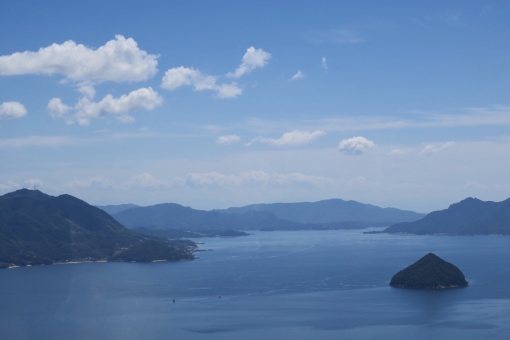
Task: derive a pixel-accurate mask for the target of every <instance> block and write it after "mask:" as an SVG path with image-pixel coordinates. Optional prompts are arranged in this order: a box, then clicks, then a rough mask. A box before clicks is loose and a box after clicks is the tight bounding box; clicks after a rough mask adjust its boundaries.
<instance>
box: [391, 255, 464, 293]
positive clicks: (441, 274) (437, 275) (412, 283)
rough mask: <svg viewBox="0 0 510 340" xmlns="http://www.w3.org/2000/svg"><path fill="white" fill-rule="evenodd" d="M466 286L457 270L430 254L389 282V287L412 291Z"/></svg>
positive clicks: (462, 275)
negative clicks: (410, 289)
mask: <svg viewBox="0 0 510 340" xmlns="http://www.w3.org/2000/svg"><path fill="white" fill-rule="evenodd" d="M467 285H468V282H467V281H466V278H465V277H464V274H462V272H461V271H460V269H459V268H457V267H456V266H454V265H453V264H451V263H449V262H446V261H445V260H443V259H441V258H439V257H438V256H436V255H434V254H432V253H429V254H427V255H425V256H424V257H422V258H421V259H420V260H418V261H417V262H415V263H414V264H412V265H410V266H409V267H407V268H406V269H403V270H401V271H399V272H398V273H397V274H395V275H394V276H393V277H392V278H391V281H390V286H393V287H403V288H413V289H444V288H456V287H465V286H467Z"/></svg>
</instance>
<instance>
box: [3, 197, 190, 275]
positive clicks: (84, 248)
mask: <svg viewBox="0 0 510 340" xmlns="http://www.w3.org/2000/svg"><path fill="white" fill-rule="evenodd" d="M146 240H147V237H144V236H142V235H140V234H137V233H134V232H132V231H131V230H129V229H127V228H125V227H124V226H123V225H121V224H120V223H119V222H117V221H116V220H115V219H113V218H112V217H111V216H110V215H108V214H107V213H106V212H104V211H103V210H101V209H98V208H96V207H93V206H91V205H89V204H87V203H86V202H84V201H82V200H79V199H77V198H76V197H73V196H70V195H61V196H58V197H54V196H49V195H46V194H44V193H42V192H40V191H38V190H28V189H22V190H18V191H15V192H12V193H8V194H6V195H3V196H0V267H7V266H12V265H36V264H51V263H54V262H66V261H83V260H92V261H94V260H120V261H122V255H121V254H122V253H123V252H124V251H126V250H129V249H131V248H132V247H135V250H134V251H131V252H132V253H133V254H135V255H136V254H138V255H143V256H142V257H141V258H143V259H147V258H150V256H148V255H147V254H142V253H143V252H144V251H145V250H146V247H145V246H144V247H142V248H140V244H141V243H144V242H145V241H146ZM154 242H156V243H158V242H159V243H158V250H157V251H154V252H152V254H157V255H158V256H163V255H164V258H155V259H153V260H177V259H191V258H193V253H192V251H193V249H194V244H193V243H192V242H184V241H173V242H165V241H162V240H155V241H154ZM153 244H155V243H151V244H150V245H153ZM133 254H131V256H130V257H129V258H130V261H131V260H133V256H132V255H133ZM162 254H163V255H162ZM134 260H135V261H136V259H134Z"/></svg>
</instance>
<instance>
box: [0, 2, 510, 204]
mask: <svg viewBox="0 0 510 340" xmlns="http://www.w3.org/2000/svg"><path fill="white" fill-rule="evenodd" d="M509 41H510V3H509V2H508V1H488V0H487V1H384V2H383V1H278V2H276V1H256V2H247V1H245V2H241V1H214V2H213V1H144V2H140V1H104V0H103V1H80V2H78V1H51V0H49V1H44V2H42V1H26V0H16V1H12V0H6V1H2V2H0V194H4V193H7V192H11V191H13V190H17V189H20V188H31V189H32V188H37V189H39V190H41V191H43V192H46V193H48V194H52V195H60V194H64V193H67V194H71V195H74V196H76V197H79V198H81V199H83V200H85V201H87V202H89V203H91V204H96V205H105V204H121V203H134V204H139V205H151V204H157V203H163V202H175V203H179V204H183V205H186V206H191V207H193V208H197V209H215V208H226V207H229V206H242V205H246V204H251V203H272V202H301V201H317V200H322V199H329V198H341V199H344V200H356V201H359V202H363V203H370V204H374V205H378V206H382V207H396V208H401V209H408V210H414V211H418V212H430V211H433V210H437V209H445V208H447V207H448V206H449V205H450V204H452V203H455V202H457V201H460V200H462V199H464V198H466V197H477V198H479V199H482V200H492V201H501V200H504V199H506V198H508V197H510V129H509V128H510V96H509V95H510V44H508V42H509Z"/></svg>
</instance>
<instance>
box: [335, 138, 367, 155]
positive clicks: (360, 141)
mask: <svg viewBox="0 0 510 340" xmlns="http://www.w3.org/2000/svg"><path fill="white" fill-rule="evenodd" d="M374 146H375V143H374V142H372V141H370V140H368V139H366V138H365V137H361V136H358V137H352V138H348V139H344V140H342V141H341V142H340V144H338V150H339V151H340V152H343V153H345V154H348V155H361V154H362V153H363V152H365V151H366V150H367V149H370V148H373V147H374Z"/></svg>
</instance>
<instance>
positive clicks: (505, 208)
mask: <svg viewBox="0 0 510 340" xmlns="http://www.w3.org/2000/svg"><path fill="white" fill-rule="evenodd" d="M384 232H387V233H409V234H459V235H466V234H474V235H489V234H504V235H509V234H510V199H507V200H505V201H502V202H490V201H487V202H484V201H481V200H479V199H476V198H466V199H465V200H463V201H460V202H458V203H455V204H452V205H450V206H449V207H448V209H445V210H440V211H434V212H431V213H430V214H428V215H427V216H425V217H424V218H422V219H421V220H418V221H415V222H408V223H397V224H394V225H392V226H390V227H388V228H387V229H385V230H384Z"/></svg>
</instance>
